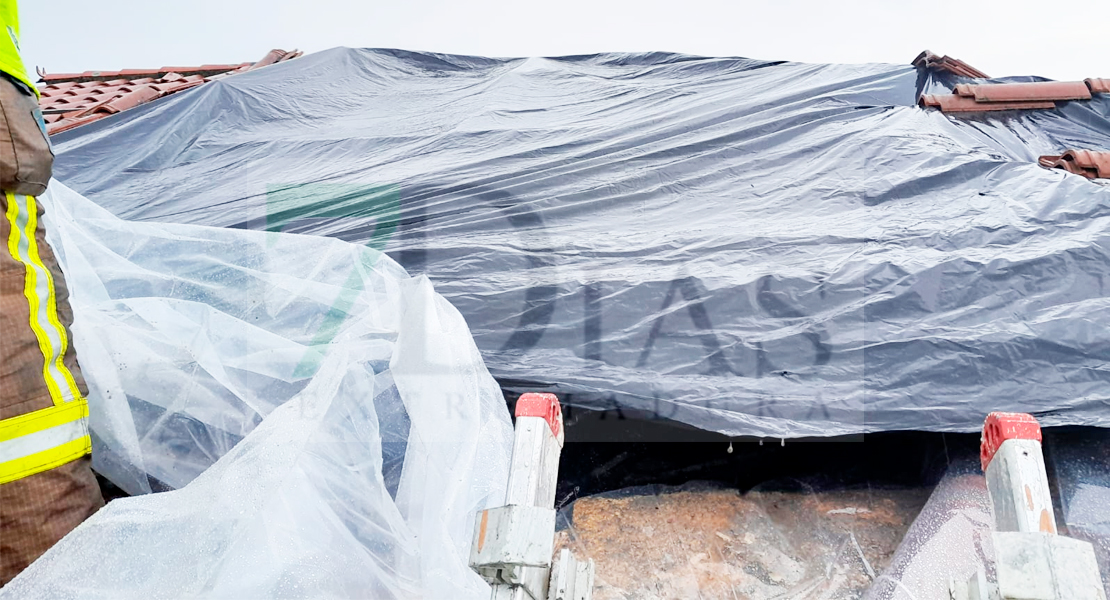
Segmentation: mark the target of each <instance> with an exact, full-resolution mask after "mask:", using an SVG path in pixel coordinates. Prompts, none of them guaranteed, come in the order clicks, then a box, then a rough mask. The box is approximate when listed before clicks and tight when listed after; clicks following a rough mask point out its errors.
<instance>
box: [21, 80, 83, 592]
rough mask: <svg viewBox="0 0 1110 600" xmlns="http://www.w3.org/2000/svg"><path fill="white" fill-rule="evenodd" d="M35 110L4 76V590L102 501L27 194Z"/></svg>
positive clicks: (64, 301) (48, 257) (42, 183)
mask: <svg viewBox="0 0 1110 600" xmlns="http://www.w3.org/2000/svg"><path fill="white" fill-rule="evenodd" d="M35 108H37V100H36V98H35V96H34V95H33V94H31V93H29V91H28V90H26V89H23V88H21V86H20V85H18V84H16V83H15V82H14V81H12V80H10V79H8V78H4V77H0V189H3V190H4V192H3V194H2V195H3V198H2V199H0V246H2V248H0V585H3V584H6V583H7V582H8V581H10V580H11V579H12V578H14V577H15V576H16V575H17V574H19V572H20V571H22V570H23V569H24V568H26V567H27V565H29V564H30V563H31V562H33V561H34V560H35V559H36V558H38V557H39V556H40V555H42V553H44V552H46V550H48V549H49V548H50V547H51V546H52V545H53V544H54V543H55V542H57V541H58V540H60V539H61V538H62V537H64V536H65V535H66V534H67V533H69V532H70V531H71V530H72V529H73V528H74V527H76V526H77V525H78V524H80V523H81V522H82V521H83V520H85V519H86V518H88V516H89V515H91V514H92V513H94V512H96V510H97V509H99V508H100V507H101V506H103V503H104V502H103V499H102V498H101V495H100V487H99V486H98V485H97V482H96V478H95V476H94V475H93V473H92V470H91V467H90V465H91V460H90V457H89V452H90V451H91V443H90V439H89V428H88V412H89V411H88V404H87V402H86V400H85V398H86V394H87V389H86V387H85V382H84V380H83V379H82V377H81V371H80V369H79V368H78V366H77V357H76V354H75V353H74V350H73V344H72V343H71V339H72V338H71V336H70V332H69V327H68V326H69V323H71V322H72V320H73V313H72V311H71V310H70V307H69V302H68V297H69V295H68V292H67V290H66V285H65V280H64V279H63V278H62V272H61V270H60V269H59V268H58V264H57V261H56V260H55V258H54V253H53V252H52V251H51V249H50V246H48V245H47V243H46V233H45V229H44V228H43V225H42V208H41V206H40V205H39V204H38V202H37V201H36V199H35V197H34V196H32V195H26V193H27V192H32V193H41V191H43V190H45V188H46V183H47V182H48V181H49V178H50V170H51V164H52V162H53V155H52V154H51V151H50V147H49V142H48V140H47V138H46V135H45V131H44V130H43V128H42V127H41V121H37V120H36V119H35V114H34V112H35V111H34V109H35ZM44 163H45V164H44Z"/></svg>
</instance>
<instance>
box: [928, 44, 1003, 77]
mask: <svg viewBox="0 0 1110 600" xmlns="http://www.w3.org/2000/svg"><path fill="white" fill-rule="evenodd" d="M910 64H912V65H913V66H915V67H917V68H919V69H921V68H925V69H932V70H935V71H947V72H949V73H952V74H954V75H959V76H961V77H970V78H972V79H987V78H988V75H987V74H986V73H984V72H982V71H980V70H979V69H976V68H975V67H973V66H971V65H969V64H967V63H965V62H964V61H962V60H959V59H957V58H952V57H951V56H938V55H936V54H933V53H932V52H930V51H928V50H925V51H923V52H922V53H921V54H918V55H917V58H915V59H913V62H912V63H910Z"/></svg>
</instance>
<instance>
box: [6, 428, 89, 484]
mask: <svg viewBox="0 0 1110 600" xmlns="http://www.w3.org/2000/svg"><path fill="white" fill-rule="evenodd" d="M89 452H92V440H91V439H90V438H89V436H88V435H85V436H84V437H81V438H78V439H76V440H73V441H72V442H66V443H64V444H61V445H60V446H55V447H53V448H51V449H49V450H43V451H42V452H38V453H36V454H32V455H30V456H24V457H23V458H17V459H15V460H9V461H8V462H3V463H0V484H5V483H10V482H12V481H15V480H17V479H23V478H24V477H29V476H31V475H34V474H36V473H42V472H43V471H49V470H50V469H53V468H54V467H60V466H62V465H64V464H66V463H67V462H70V461H72V460H77V459H78V458H81V457H82V456H84V455H86V454H88V453H89Z"/></svg>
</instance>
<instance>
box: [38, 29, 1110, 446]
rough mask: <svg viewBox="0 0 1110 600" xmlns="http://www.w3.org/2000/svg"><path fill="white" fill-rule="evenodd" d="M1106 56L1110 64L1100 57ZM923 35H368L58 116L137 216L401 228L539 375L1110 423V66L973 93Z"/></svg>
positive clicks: (485, 327) (645, 394) (818, 421)
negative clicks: (690, 39)
mask: <svg viewBox="0 0 1110 600" xmlns="http://www.w3.org/2000/svg"><path fill="white" fill-rule="evenodd" d="M1092 75H1097V74H1092ZM956 82H957V80H956V79H944V78H938V77H935V76H933V75H930V74H928V73H925V72H918V71H917V70H915V69H914V68H912V67H909V66H898V65H881V64H866V65H817V64H799V63H779V62H768V61H760V60H751V59H742V58H698V57H692V56H684V55H676V54H663V53H655V54H599V55H593V56H576V57H563V58H530V59H489V58H478V57H467V56H447V55H438V54H427V53H415V52H402V51H393V50H353V49H345V48H338V49H333V50H329V51H326V52H321V53H317V54H313V55H309V56H305V57H302V58H299V59H297V60H294V61H288V62H285V63H281V64H278V65H275V66H271V67H267V68H265V69H260V70H257V71H252V72H248V73H245V74H240V75H235V76H233V77H228V78H225V79H222V80H219V81H215V82H211V83H208V84H205V85H203V86H200V87H198V88H196V89H194V90H190V91H188V92H184V93H181V94H176V95H174V96H171V97H170V98H167V99H164V100H159V101H157V102H154V103H151V104H148V105H145V106H143V107H140V108H137V109H134V110H130V111H127V112H125V113H123V114H121V115H117V116H113V117H110V118H106V119H103V120H101V121H98V122H96V123H93V124H90V125H86V126H82V127H80V128H77V129H75V130H72V131H70V132H66V133H63V134H61V135H58V136H55V137H54V142H55V144H56V149H57V154H58V161H57V167H56V170H57V174H58V176H59V177H60V178H61V179H62V180H63V181H66V182H67V183H69V184H70V185H72V186H73V187H74V189H76V190H78V191H80V192H82V193H83V194H85V195H87V196H88V197H89V198H90V199H92V200H94V201H95V202H97V203H99V204H100V205H101V206H103V207H105V208H107V209H109V210H110V211H112V212H113V213H115V214H117V215H120V216H122V217H125V218H127V219H135V220H147V221H159V222H178V223H194V224H207V225H217V226H224V227H232V228H248V229H265V230H271V231H278V230H282V231H295V232H307V233H314V234H319V235H324V236H331V237H337V238H340V239H344V240H348V241H351V242H356V243H360V244H367V245H369V246H371V247H373V248H377V249H381V250H384V251H385V252H387V253H389V254H390V255H391V256H393V257H394V258H396V259H397V260H398V261H399V262H400V263H401V264H402V265H403V266H404V267H406V268H407V269H408V270H409V271H410V272H414V273H425V274H427V275H428V276H429V277H430V278H431V279H432V281H434V282H435V284H436V287H437V289H438V290H439V291H440V292H441V293H443V294H444V296H445V297H446V298H447V299H449V300H450V301H451V302H452V303H453V304H454V305H455V306H457V307H458V308H459V310H460V311H461V312H462V314H463V315H464V316H465V318H466V320H467V322H468V323H469V325H470V327H471V330H472V332H473V334H474V339H475V341H476V343H477V345H478V347H479V349H480V350H481V352H482V354H483V357H484V358H485V361H486V364H487V365H488V366H489V369H490V372H491V373H492V374H493V375H494V376H495V377H496V378H497V379H498V380H499V382H500V383H501V385H502V387H503V388H504V389H506V390H508V391H510V392H520V391H525V390H541V391H542V390H549V391H555V392H558V393H560V394H562V399H563V402H564V404H569V405H576V406H586V407H591V408H617V407H619V408H622V409H639V410H645V411H649V412H652V413H654V414H657V415H659V416H661V417H665V418H672V419H677V420H680V421H683V422H686V423H690V424H693V425H695V426H698V427H701V428H705V429H710V430H715V431H720V432H723V433H727V434H730V435H758V436H776V437H797V436H804V435H821V436H827V435H837V434H848V433H858V432H867V431H878V430H892V429H919V430H940V431H974V430H978V428H979V427H980V426H981V424H982V419H983V416H984V415H985V414H986V413H987V412H989V411H992V410H1010V411H1020V412H1031V413H1033V414H1035V415H1036V416H1037V417H1038V418H1039V419H1040V421H1041V423H1042V424H1044V425H1046V426H1048V425H1061V424H1083V425H1098V426H1107V425H1110V410H1108V409H1110V369H1107V368H1106V364H1107V361H1108V359H1110V323H1108V321H1107V319H1106V315H1107V314H1110V299H1108V298H1107V292H1108V288H1107V286H1108V285H1110V284H1108V283H1107V282H1108V281H1110V278H1108V276H1110V256H1108V249H1110V235H1108V232H1110V189H1108V188H1107V187H1105V186H1103V185H1100V184H1098V183H1096V182H1092V181H1089V180H1086V179H1084V178H1082V177H1079V176H1075V175H1070V174H1065V173H1063V172H1059V171H1051V170H1047V169H1043V168H1041V167H1039V166H1038V165H1037V164H1036V159H1037V157H1038V155H1040V154H1048V153H1059V152H1060V151H1062V150H1063V149H1065V148H1069V147H1080V148H1096V149H1097V148H1103V149H1107V148H1110V119H1108V117H1110V98H1107V97H1106V95H1102V96H1096V98H1095V99H1094V100H1092V101H1089V102H1072V103H1065V104H1063V105H1062V106H1061V108H1059V109H1058V110H1052V111H1028V112H1023V113H1015V112H1010V113H999V114H988V115H981V116H975V117H971V118H954V117H952V116H949V115H945V114H942V113H940V112H937V111H926V110H922V109H919V108H918V107H917V106H916V105H915V100H916V97H917V94H918V93H919V91H921V90H926V91H929V92H932V93H947V91H948V90H950V89H951V86H952V85H954V84H955V83H956Z"/></svg>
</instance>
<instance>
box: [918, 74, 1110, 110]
mask: <svg viewBox="0 0 1110 600" xmlns="http://www.w3.org/2000/svg"><path fill="white" fill-rule="evenodd" d="M1105 93H1110V80H1106V79H1087V80H1085V81H1033V82H1025V83H982V84H969V83H961V84H959V85H957V86H956V89H954V90H953V91H952V94H951V95H946V94H926V95H923V96H921V99H920V100H918V104H919V105H920V106H921V107H922V108H930V107H932V108H939V109H941V110H942V111H944V112H948V113H957V112H990V111H998V110H1031V109H1053V108H1056V103H1057V102H1067V101H1069V100H1090V99H1091V97H1092V96H1091V94H1105Z"/></svg>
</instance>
